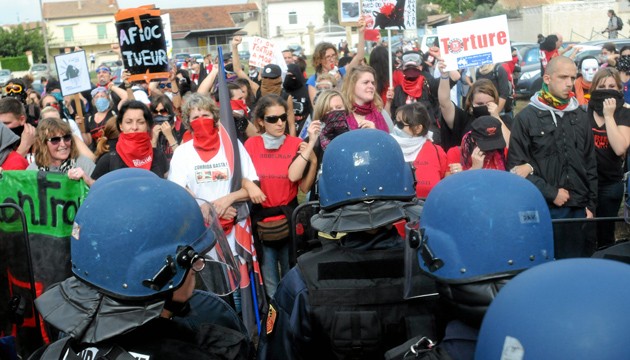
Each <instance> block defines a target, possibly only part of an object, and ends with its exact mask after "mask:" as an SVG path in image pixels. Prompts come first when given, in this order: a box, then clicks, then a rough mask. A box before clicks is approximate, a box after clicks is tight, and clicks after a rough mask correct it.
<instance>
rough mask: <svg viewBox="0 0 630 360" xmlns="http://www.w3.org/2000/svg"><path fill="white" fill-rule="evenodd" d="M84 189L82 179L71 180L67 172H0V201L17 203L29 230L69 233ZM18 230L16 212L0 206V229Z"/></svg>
mask: <svg viewBox="0 0 630 360" xmlns="http://www.w3.org/2000/svg"><path fill="white" fill-rule="evenodd" d="M87 193H88V187H87V186H86V185H85V183H84V182H83V181H82V180H81V181H76V180H70V179H69V178H68V176H67V175H66V174H59V173H51V172H43V171H42V172H37V171H32V170H24V171H4V172H2V173H1V174H0V203H13V204H17V205H18V206H19V207H21V208H22V209H23V211H24V215H25V216H26V223H27V225H28V232H29V234H41V235H49V236H56V237H69V236H70V234H71V233H72V224H73V221H74V217H75V216H76V214H77V210H78V209H79V206H80V205H81V203H82V202H83V200H84V199H85V196H86V195H87ZM21 231H22V224H21V222H20V220H19V214H18V213H17V212H16V211H14V210H12V209H6V208H4V209H2V210H0V232H5V233H7V232H21Z"/></svg>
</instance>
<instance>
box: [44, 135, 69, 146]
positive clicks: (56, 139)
mask: <svg viewBox="0 0 630 360" xmlns="http://www.w3.org/2000/svg"><path fill="white" fill-rule="evenodd" d="M61 140H63V142H65V143H68V142H70V141H72V134H66V135H64V136H54V137H51V138H48V139H46V141H48V142H49V143H51V144H53V145H57V144H59V143H60V142H61Z"/></svg>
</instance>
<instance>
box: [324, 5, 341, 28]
mask: <svg viewBox="0 0 630 360" xmlns="http://www.w3.org/2000/svg"><path fill="white" fill-rule="evenodd" d="M328 20H330V22H331V23H333V24H338V23H339V0H324V24H328Z"/></svg>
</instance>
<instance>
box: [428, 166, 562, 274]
mask: <svg viewBox="0 0 630 360" xmlns="http://www.w3.org/2000/svg"><path fill="white" fill-rule="evenodd" d="M420 237H421V241H420V246H419V247H418V262H419V264H420V267H421V269H422V270H423V271H424V272H426V273H427V274H429V275H431V276H433V277H435V278H437V279H438V280H439V281H441V282H447V283H467V282H475V281H478V280H484V279H492V278H500V277H505V276H507V275H514V274H516V273H518V272H520V271H522V270H525V269H528V268H530V267H533V266H535V265H539V264H542V263H545V262H548V261H551V260H553V257H554V252H553V229H552V225H551V217H550V215H549V208H548V207H547V203H546V202H545V199H544V198H543V196H542V194H541V193H540V191H539V190H538V189H537V188H536V187H535V186H534V185H533V184H532V183H531V182H529V181H528V180H525V179H523V178H521V177H519V176H517V175H514V174H511V173H509V172H505V171H498V170H469V171H465V172H463V173H460V174H456V175H452V176H449V177H447V178H445V179H444V180H442V181H440V182H439V183H438V184H437V185H436V186H435V187H434V188H433V190H431V192H430V193H429V196H428V197H427V199H426V202H425V204H424V209H423V213H422V218H421V219H420Z"/></svg>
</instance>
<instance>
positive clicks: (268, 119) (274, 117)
mask: <svg viewBox="0 0 630 360" xmlns="http://www.w3.org/2000/svg"><path fill="white" fill-rule="evenodd" d="M288 118H289V115H287V113H284V114H282V115H269V116H265V117H264V120H265V121H266V122H268V123H270V124H275V123H277V122H278V120H282V122H286V121H287V119H288Z"/></svg>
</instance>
